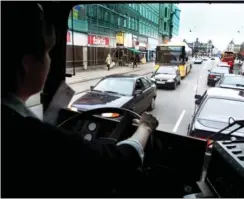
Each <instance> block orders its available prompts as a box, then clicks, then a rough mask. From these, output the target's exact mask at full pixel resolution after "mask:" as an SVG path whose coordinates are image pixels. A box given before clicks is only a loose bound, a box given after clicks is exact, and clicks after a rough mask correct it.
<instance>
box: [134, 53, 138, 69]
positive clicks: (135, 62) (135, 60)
mask: <svg viewBox="0 0 244 199" xmlns="http://www.w3.org/2000/svg"><path fill="white" fill-rule="evenodd" d="M135 66H136V67H137V57H136V55H134V56H133V69H134V68H135Z"/></svg>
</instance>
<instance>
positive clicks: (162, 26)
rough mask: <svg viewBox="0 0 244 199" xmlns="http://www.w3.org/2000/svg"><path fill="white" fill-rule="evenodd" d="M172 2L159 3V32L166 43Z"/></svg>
mask: <svg viewBox="0 0 244 199" xmlns="http://www.w3.org/2000/svg"><path fill="white" fill-rule="evenodd" d="M171 10H172V4H168V3H164V4H161V3H160V4H159V34H160V37H161V36H162V41H163V43H167V42H168V41H169V37H170V19H171V18H170V14H171Z"/></svg>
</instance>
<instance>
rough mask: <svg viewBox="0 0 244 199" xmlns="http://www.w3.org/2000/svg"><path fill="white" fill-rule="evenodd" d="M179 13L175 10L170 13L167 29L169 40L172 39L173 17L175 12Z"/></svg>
mask: <svg viewBox="0 0 244 199" xmlns="http://www.w3.org/2000/svg"><path fill="white" fill-rule="evenodd" d="M177 11H179V12H181V10H179V9H175V10H174V12H171V13H170V29H169V38H170V39H171V38H172V31H173V27H174V25H173V16H174V15H175V14H176V12H177Z"/></svg>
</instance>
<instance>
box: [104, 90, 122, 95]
mask: <svg viewBox="0 0 244 199" xmlns="http://www.w3.org/2000/svg"><path fill="white" fill-rule="evenodd" d="M104 92H105V93H113V94H117V95H124V94H121V93H118V92H114V91H104Z"/></svg>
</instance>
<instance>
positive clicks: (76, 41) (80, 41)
mask: <svg viewBox="0 0 244 199" xmlns="http://www.w3.org/2000/svg"><path fill="white" fill-rule="evenodd" d="M66 40H67V41H66V42H67V45H74V46H87V43H88V41H87V40H88V39H87V34H83V33H78V32H72V31H67V35H66Z"/></svg>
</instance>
